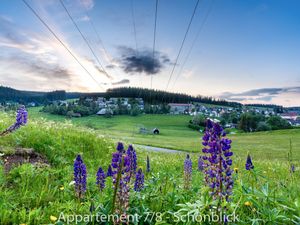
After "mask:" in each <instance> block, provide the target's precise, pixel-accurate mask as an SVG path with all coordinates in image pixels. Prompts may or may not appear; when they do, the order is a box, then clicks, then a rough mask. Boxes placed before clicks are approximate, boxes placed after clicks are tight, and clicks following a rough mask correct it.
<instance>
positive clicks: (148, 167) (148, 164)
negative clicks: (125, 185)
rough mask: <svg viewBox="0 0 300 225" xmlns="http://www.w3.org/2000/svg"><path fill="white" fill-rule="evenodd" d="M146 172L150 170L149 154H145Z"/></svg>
mask: <svg viewBox="0 0 300 225" xmlns="http://www.w3.org/2000/svg"><path fill="white" fill-rule="evenodd" d="M146 172H147V173H149V172H150V159H149V156H148V155H147V169H146Z"/></svg>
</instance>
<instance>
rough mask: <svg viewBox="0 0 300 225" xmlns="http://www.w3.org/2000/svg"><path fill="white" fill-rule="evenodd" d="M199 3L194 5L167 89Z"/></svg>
mask: <svg viewBox="0 0 300 225" xmlns="http://www.w3.org/2000/svg"><path fill="white" fill-rule="evenodd" d="M198 5H199V0H197V3H196V5H195V7H194V10H193V13H192V16H191V19H190V21H189V24H188V27H187V29H186V32H185V34H184V38H183V40H182V42H181V45H180V48H179V51H178V54H177V56H176V59H175V62H174V65H173V68H172V71H171V73H170V76H169V79H168V82H167V85H166V89H165V91H167V89H168V87H169V84H170V81H171V79H172V76H173V74H174V70H175V67H176V65H177V62H178V59H179V56H180V54H181V52H182V49H183V46H184V43H185V41H186V38H187V35H188V33H189V30H190V27H191V24H192V22H193V19H194V16H195V14H196V10H197V7H198Z"/></svg>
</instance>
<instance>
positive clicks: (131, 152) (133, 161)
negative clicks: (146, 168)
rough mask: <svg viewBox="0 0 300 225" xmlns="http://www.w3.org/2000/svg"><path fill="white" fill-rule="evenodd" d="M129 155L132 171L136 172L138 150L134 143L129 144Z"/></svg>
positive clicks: (132, 172)
mask: <svg viewBox="0 0 300 225" xmlns="http://www.w3.org/2000/svg"><path fill="white" fill-rule="evenodd" d="M127 155H128V156H129V158H130V172H131V174H135V173H136V168H137V159H136V152H135V150H134V148H133V147H132V145H129V147H128V149H127Z"/></svg>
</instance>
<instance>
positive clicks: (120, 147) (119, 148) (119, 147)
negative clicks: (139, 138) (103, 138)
mask: <svg viewBox="0 0 300 225" xmlns="http://www.w3.org/2000/svg"><path fill="white" fill-rule="evenodd" d="M117 150H118V152H121V153H123V152H124V151H125V149H124V145H123V143H122V142H118V145H117Z"/></svg>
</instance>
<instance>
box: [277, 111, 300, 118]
mask: <svg viewBox="0 0 300 225" xmlns="http://www.w3.org/2000/svg"><path fill="white" fill-rule="evenodd" d="M280 116H281V118H282V119H286V120H297V117H298V114H297V113H296V112H289V113H282V114H281V115H280Z"/></svg>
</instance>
